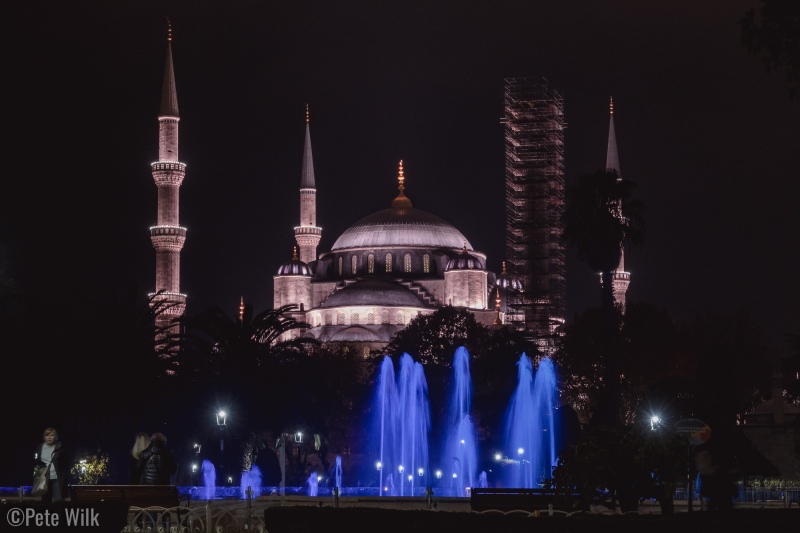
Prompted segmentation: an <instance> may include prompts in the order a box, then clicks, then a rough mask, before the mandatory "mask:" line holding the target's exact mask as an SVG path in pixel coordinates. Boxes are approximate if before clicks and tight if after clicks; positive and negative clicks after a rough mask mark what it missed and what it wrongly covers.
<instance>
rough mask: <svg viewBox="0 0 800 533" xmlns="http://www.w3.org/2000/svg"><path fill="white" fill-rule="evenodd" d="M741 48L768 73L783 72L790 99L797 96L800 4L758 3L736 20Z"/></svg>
mask: <svg viewBox="0 0 800 533" xmlns="http://www.w3.org/2000/svg"><path fill="white" fill-rule="evenodd" d="M739 26H740V27H741V31H742V33H741V39H742V44H744V45H745V46H746V47H747V51H748V52H749V53H750V54H752V55H754V56H757V57H760V58H761V60H762V61H763V62H764V66H765V68H766V70H767V72H768V73H770V74H776V73H778V72H780V71H783V72H784V75H785V76H786V82H787V84H788V86H789V98H791V99H794V98H797V97H798V96H800V3H798V2H797V1H795V0H761V7H760V8H759V9H758V10H756V8H752V9H750V10H748V11H747V12H746V13H745V14H744V16H743V17H742V18H741V19H740V20H739Z"/></svg>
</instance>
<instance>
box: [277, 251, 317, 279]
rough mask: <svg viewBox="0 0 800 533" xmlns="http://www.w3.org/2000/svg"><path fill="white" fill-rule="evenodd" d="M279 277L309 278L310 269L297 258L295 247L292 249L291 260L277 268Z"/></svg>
mask: <svg viewBox="0 0 800 533" xmlns="http://www.w3.org/2000/svg"><path fill="white" fill-rule="evenodd" d="M278 275H279V276H310V275H311V269H310V268H309V267H308V265H307V264H306V263H304V262H303V261H300V259H298V258H297V247H295V249H294V255H293V256H292V259H291V260H289V261H286V262H285V263H283V264H282V265H281V266H280V267H278Z"/></svg>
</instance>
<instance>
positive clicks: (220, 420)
mask: <svg viewBox="0 0 800 533" xmlns="http://www.w3.org/2000/svg"><path fill="white" fill-rule="evenodd" d="M227 420H228V413H226V412H225V410H224V409H220V410H219V411H217V426H219V475H218V476H217V477H218V479H225V478H224V477H223V476H224V474H225V467H224V466H223V465H224V463H225V426H226V425H227V424H226V422H227Z"/></svg>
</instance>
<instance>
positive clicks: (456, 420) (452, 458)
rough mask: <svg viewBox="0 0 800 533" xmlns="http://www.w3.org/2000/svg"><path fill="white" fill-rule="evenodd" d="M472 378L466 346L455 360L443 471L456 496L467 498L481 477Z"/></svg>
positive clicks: (459, 349) (443, 455)
mask: <svg viewBox="0 0 800 533" xmlns="http://www.w3.org/2000/svg"><path fill="white" fill-rule="evenodd" d="M471 408H472V378H471V376H470V371H469V352H467V349H466V348H464V347H463V346H462V347H460V348H458V349H457V350H456V353H455V356H454V357H453V379H452V391H451V396H450V404H449V407H448V418H447V425H446V426H445V434H444V451H443V453H442V460H441V461H440V464H441V467H442V469H443V470H444V471H445V473H446V474H447V475H448V476H449V478H450V479H451V488H452V489H453V491H454V493H455V494H454V495H455V496H466V495H467V491H468V489H469V488H470V487H474V486H475V485H476V482H477V475H478V444H477V442H478V437H477V433H476V431H475V426H474V424H473V423H472V416H471V411H470V410H471Z"/></svg>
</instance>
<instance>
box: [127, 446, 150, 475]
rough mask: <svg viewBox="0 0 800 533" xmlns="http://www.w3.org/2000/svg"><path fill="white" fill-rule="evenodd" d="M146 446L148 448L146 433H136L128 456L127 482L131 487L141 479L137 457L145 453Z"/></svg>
mask: <svg viewBox="0 0 800 533" xmlns="http://www.w3.org/2000/svg"><path fill="white" fill-rule="evenodd" d="M148 446H150V435H148V434H147V433H137V434H136V438H135V439H134V441H133V448H131V454H130V479H129V481H128V482H129V483H130V484H131V485H138V484H139V480H140V479H141V477H142V473H141V472H140V471H139V456H141V455H142V452H143V451H145V450H146V449H147V447H148Z"/></svg>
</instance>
